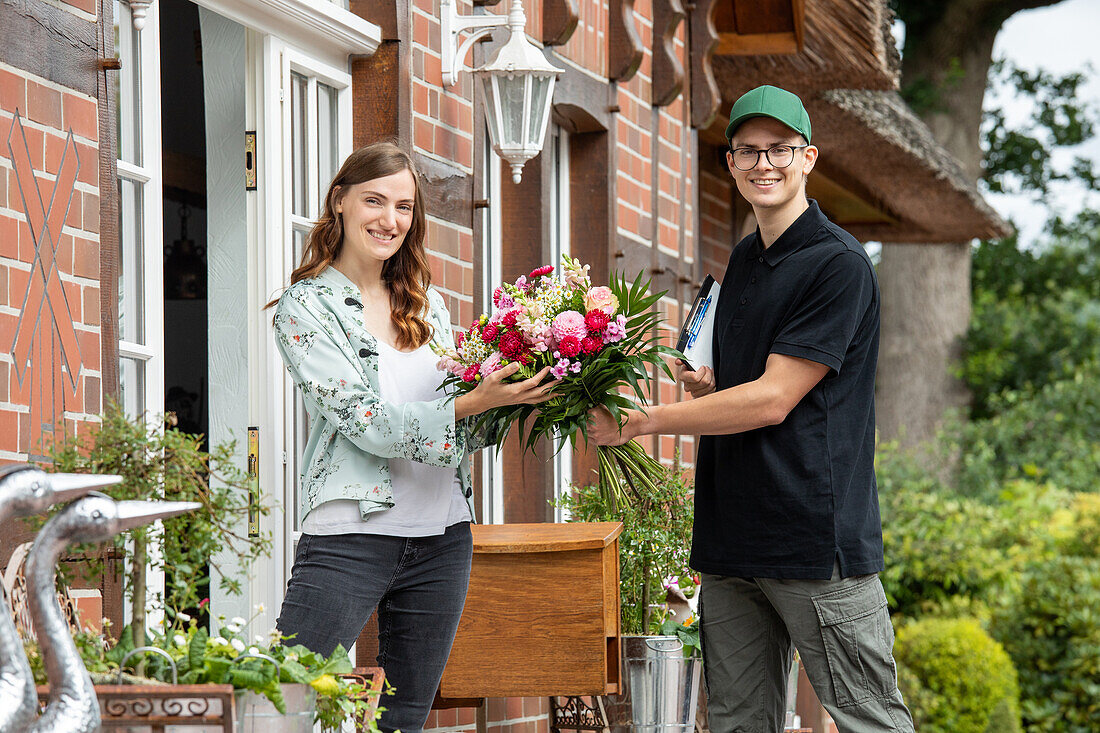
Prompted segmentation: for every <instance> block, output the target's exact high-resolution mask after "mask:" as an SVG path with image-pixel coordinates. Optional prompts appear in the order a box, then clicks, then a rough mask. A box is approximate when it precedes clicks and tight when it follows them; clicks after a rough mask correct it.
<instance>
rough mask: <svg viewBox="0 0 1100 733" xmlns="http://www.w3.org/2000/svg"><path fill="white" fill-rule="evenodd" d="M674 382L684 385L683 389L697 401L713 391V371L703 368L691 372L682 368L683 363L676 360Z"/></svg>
mask: <svg viewBox="0 0 1100 733" xmlns="http://www.w3.org/2000/svg"><path fill="white" fill-rule="evenodd" d="M676 381H678V382H679V383H680V384H682V385H684V389H686V390H687V391H688V392H690V393H691V396H692V398H693V399H698V398H699V397H702V396H703V395H707V394H710V393H711V392H713V391H714V370H713V369H711V368H710V367H708V366H704V367H699V368H698V369H696V370H695V371H691V370H690V369H688V368H687V367H685V366H684V362H683V361H681V360H680V359H677V360H676Z"/></svg>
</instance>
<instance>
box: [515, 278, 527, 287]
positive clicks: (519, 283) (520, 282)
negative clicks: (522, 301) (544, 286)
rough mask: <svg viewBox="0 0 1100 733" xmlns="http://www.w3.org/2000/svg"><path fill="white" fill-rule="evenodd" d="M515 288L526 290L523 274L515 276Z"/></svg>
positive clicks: (525, 279)
mask: <svg viewBox="0 0 1100 733" xmlns="http://www.w3.org/2000/svg"><path fill="white" fill-rule="evenodd" d="M516 288H518V289H519V290H527V278H526V277H524V276H523V275H520V276H519V277H518V278H516Z"/></svg>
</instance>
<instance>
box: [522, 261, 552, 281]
mask: <svg viewBox="0 0 1100 733" xmlns="http://www.w3.org/2000/svg"><path fill="white" fill-rule="evenodd" d="M553 271H554V267H553V266H552V265H543V266H542V267H538V268H536V269H534V270H531V274H530V275H529V276H528V277H530V278H531V280H537V279H538V278H540V277H542V276H543V275H549V274H550V273H551V272H553Z"/></svg>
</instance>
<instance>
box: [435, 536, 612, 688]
mask: <svg viewBox="0 0 1100 733" xmlns="http://www.w3.org/2000/svg"><path fill="white" fill-rule="evenodd" d="M472 529H473V535H474V559H473V567H472V569H471V572H470V590H469V592H468V594H467V596H466V608H465V610H464V611H463V614H462V620H461V621H460V622H459V627H458V635H457V636H456V637H455V642H454V646H453V647H452V648H451V656H450V659H449V660H448V661H447V668H446V670H445V671H444V673H443V681H442V682H441V683H440V695H441V696H442V698H444V699H445V700H446V699H453V698H467V699H468V698H485V697H543V696H550V695H605V694H608V693H613V692H617V691H618V689H619V549H618V548H619V543H618V539H617V538H618V536H619V534H620V533H621V532H622V524H621V523H619V522H592V523H582V522H576V523H568V524H503V525H491V524H483V525H474V526H473V528H472Z"/></svg>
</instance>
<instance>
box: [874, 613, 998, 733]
mask: <svg viewBox="0 0 1100 733" xmlns="http://www.w3.org/2000/svg"><path fill="white" fill-rule="evenodd" d="M894 655H895V657H896V659H897V662H898V663H899V664H900V665H902V667H903V669H904V670H905V671H906V673H905V674H899V677H898V682H899V685H900V686H901V689H902V694H903V695H904V696H905V700H906V703H907V704H908V705H909V710H910V711H911V712H912V713H913V720H914V722H915V723H916V727H917V730H920V731H923V733H987V731H988V733H1012V731H1014V730H1015V731H1018V730H1019V729H1020V728H1019V725H1020V724H1019V712H1018V711H1019V698H1020V691H1019V687H1018V685H1017V679H1016V670H1015V668H1014V667H1013V665H1012V661H1011V660H1010V659H1009V656H1008V654H1006V653H1005V650H1004V648H1003V647H1002V646H1001V645H1000V644H998V643H997V642H996V641H994V640H993V639H992V638H991V637H990V636H989V635H988V634H987V633H986V632H985V631H984V630H983V629H982V627H981V625H980V624H979V623H978V621H977V620H976V619H971V618H958V619H942V618H926V619H922V620H920V621H916V622H914V623H911V624H908V625H905V626H903V627H902V628H901V629H899V630H898V633H897V643H896V644H895V646H894ZM995 716H996V720H994V717H995ZM994 724H997V725H1000V726H1004V725H1006V724H1007V727H994Z"/></svg>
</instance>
